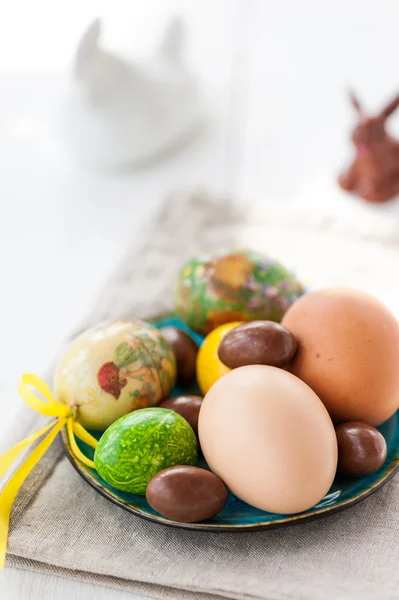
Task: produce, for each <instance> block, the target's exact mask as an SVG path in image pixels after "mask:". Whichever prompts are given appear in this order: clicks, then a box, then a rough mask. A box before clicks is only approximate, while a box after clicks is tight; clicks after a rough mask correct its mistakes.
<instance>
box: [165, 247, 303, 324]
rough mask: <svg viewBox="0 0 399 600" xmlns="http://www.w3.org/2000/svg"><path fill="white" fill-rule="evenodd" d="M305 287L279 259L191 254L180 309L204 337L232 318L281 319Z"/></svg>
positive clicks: (250, 254) (247, 253)
mask: <svg viewBox="0 0 399 600" xmlns="http://www.w3.org/2000/svg"><path fill="white" fill-rule="evenodd" d="M303 293H304V288H303V286H302V284H301V283H300V282H299V281H298V280H297V279H296V278H295V276H294V275H293V274H292V273H291V272H290V271H289V270H288V269H287V268H286V267H285V266H284V265H282V264H281V263H279V262H278V261H276V260H274V259H273V258H270V257H269V256H264V255H262V254H259V253H257V252H251V251H248V250H237V251H234V252H233V251H229V250H221V251H219V252H216V253H215V254H207V255H200V256H197V257H194V258H192V259H191V260H190V261H188V263H186V264H185V265H184V266H183V268H182V269H181V272H180V275H179V279H178V285H177V292H176V312H177V314H178V315H179V317H180V318H181V319H183V320H184V321H185V323H186V324H187V325H188V326H189V327H191V328H192V329H194V330H195V331H198V332H199V333H202V334H204V335H206V334H207V333H209V332H210V331H212V330H213V329H215V328H216V327H218V326H219V325H223V324H224V323H229V322H231V321H255V320H263V319H266V320H271V321H281V319H282V317H283V315H284V313H285V312H286V310H287V309H288V307H289V306H290V305H291V304H292V303H293V302H294V301H295V300H296V299H297V298H298V297H299V296H301V295H302V294H303Z"/></svg>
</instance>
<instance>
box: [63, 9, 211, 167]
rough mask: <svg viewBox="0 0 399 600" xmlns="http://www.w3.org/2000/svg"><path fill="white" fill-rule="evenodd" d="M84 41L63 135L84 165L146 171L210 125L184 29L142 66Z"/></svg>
mask: <svg viewBox="0 0 399 600" xmlns="http://www.w3.org/2000/svg"><path fill="white" fill-rule="evenodd" d="M100 30H101V23H100V20H98V19H97V20H95V21H94V22H93V23H92V24H91V25H90V26H89V28H88V29H87V30H86V32H85V33H84V35H83V37H82V39H81V41H80V43H79V46H78V49H77V52H76V57H75V61H74V70H73V80H72V89H71V93H70V94H69V96H68V100H67V102H66V106H65V111H64V119H63V130H64V135H65V138H66V140H67V142H68V144H69V146H70V147H71V149H72V150H73V152H74V154H75V155H76V158H77V159H78V160H80V161H82V162H85V163H89V164H91V165H93V166H96V167H99V168H114V167H125V166H129V165H134V164H137V163H144V162H146V161H148V160H150V159H155V158H157V157H158V156H160V155H162V154H164V153H166V152H167V151H168V150H171V149H173V147H174V146H177V145H178V144H180V143H182V142H184V141H185V140H186V139H188V138H189V136H190V135H191V134H193V133H194V132H195V131H196V130H197V129H198V128H199V127H200V125H201V124H202V123H203V118H204V105H203V102H202V96H201V94H200V91H199V89H198V85H197V82H196V80H195V78H194V77H193V76H192V74H191V73H190V72H189V70H187V68H186V66H185V64H184V61H183V58H182V41H183V40H182V38H183V32H182V26H181V23H180V21H178V20H174V21H172V22H171V23H170V25H169V27H168V28H167V31H166V32H165V34H164V38H163V40H162V43H161V44H160V47H159V49H158V52H157V53H156V55H155V56H154V57H153V58H151V59H150V60H148V61H147V62H146V63H140V64H138V63H137V64H136V63H134V62H130V61H129V62H128V61H126V60H124V59H122V58H118V57H117V56H114V55H113V54H111V53H110V52H108V51H106V50H104V49H103V48H101V46H100V45H99V37H100Z"/></svg>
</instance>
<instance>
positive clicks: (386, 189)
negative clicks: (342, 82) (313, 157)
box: [338, 93, 399, 202]
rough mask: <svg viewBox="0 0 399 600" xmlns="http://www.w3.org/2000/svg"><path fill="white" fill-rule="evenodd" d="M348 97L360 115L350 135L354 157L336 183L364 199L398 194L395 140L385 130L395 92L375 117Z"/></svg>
mask: <svg viewBox="0 0 399 600" xmlns="http://www.w3.org/2000/svg"><path fill="white" fill-rule="evenodd" d="M350 99H351V102H352V104H353V106H354V107H355V109H356V111H357V113H358V115H359V117H360V122H359V124H358V125H357V126H356V127H355V129H354V131H353V134H352V140H353V143H354V144H355V146H356V157H355V160H354V162H353V163H352V165H351V166H350V167H349V169H348V170H347V171H345V172H344V173H342V175H341V176H340V177H339V180H338V182H339V185H340V186H341V188H343V189H344V190H346V191H348V192H353V193H354V194H357V195H359V196H361V197H362V198H364V199H365V200H367V201H368V202H385V201H386V200H389V199H390V198H392V197H393V196H395V195H396V194H398V193H399V142H398V141H397V140H395V139H394V138H392V137H391V136H390V135H389V134H388V133H387V131H386V129H385V122H386V120H387V118H388V117H389V116H390V115H391V114H392V113H393V112H394V110H396V108H397V107H398V106H399V94H398V95H397V96H396V97H395V98H394V99H393V100H392V101H391V102H389V104H387V106H386V107H385V108H384V109H383V110H382V111H381V112H380V114H379V115H377V116H376V117H368V116H367V115H365V113H364V112H363V109H362V107H361V105H360V102H359V100H358V99H357V98H356V96H355V95H354V94H353V93H351V95H350Z"/></svg>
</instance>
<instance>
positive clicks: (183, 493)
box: [146, 466, 228, 523]
mask: <svg viewBox="0 0 399 600" xmlns="http://www.w3.org/2000/svg"><path fill="white" fill-rule="evenodd" d="M227 493H228V492H227V488H226V486H225V484H224V483H223V481H222V480H221V479H219V477H217V476H216V475H215V474H214V473H211V472H210V471H206V470H205V469H200V468H199V467H189V466H178V467H170V468H169V469H164V470H163V471H160V472H159V473H157V475H155V477H153V478H152V479H151V481H150V483H149V484H148V486H147V492H146V498H147V502H148V504H149V505H150V506H151V507H152V508H153V509H154V510H156V511H157V512H159V513H160V514H161V515H163V516H164V517H167V518H168V519H172V520H173V521H180V522H182V523H198V522H199V521H205V520H206V519H210V518H211V517H213V516H214V515H216V514H217V513H218V512H220V511H221V510H222V508H223V506H224V505H225V504H226V501H227Z"/></svg>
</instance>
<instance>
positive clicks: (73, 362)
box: [54, 320, 176, 431]
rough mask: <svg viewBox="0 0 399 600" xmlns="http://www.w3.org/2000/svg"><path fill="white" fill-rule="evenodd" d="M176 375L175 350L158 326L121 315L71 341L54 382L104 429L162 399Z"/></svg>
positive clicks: (64, 398) (83, 416)
mask: <svg viewBox="0 0 399 600" xmlns="http://www.w3.org/2000/svg"><path fill="white" fill-rule="evenodd" d="M175 380H176V360H175V356H174V354H173V351H172V349H171V347H170V346H169V344H168V342H167V341H166V339H165V338H164V337H163V336H162V335H161V333H160V332H159V331H158V329H156V327H154V326H153V325H151V324H150V323H146V322H145V321H140V320H123V321H122V320H119V321H111V322H107V323H101V324H100V325H98V326H97V327H94V328H93V329H89V330H88V331H86V332H84V333H83V334H82V335H80V336H79V337H78V338H76V340H75V341H74V342H72V344H71V345H70V347H69V348H68V349H67V351H66V352H65V354H64V356H63V357H62V358H61V360H60V362H59V363H58V366H57V368H56V371H55V376H54V388H55V392H56V395H57V398H58V399H59V400H60V402H64V403H65V404H68V405H69V406H71V407H73V408H74V410H75V411H76V418H77V420H78V421H79V422H80V423H81V424H82V425H83V426H84V427H88V428H89V429H95V430H97V431H105V430H106V429H107V427H109V426H110V425H111V424H112V423H113V422H114V421H116V420H117V419H119V418H120V417H122V416H123V415H126V414H127V413H130V412H131V411H133V410H136V409H139V408H147V407H150V406H155V405H157V404H159V402H161V401H162V400H164V399H165V398H167V397H168V396H169V394H170V392H171V390H172V388H173V386H174V384H175Z"/></svg>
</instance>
